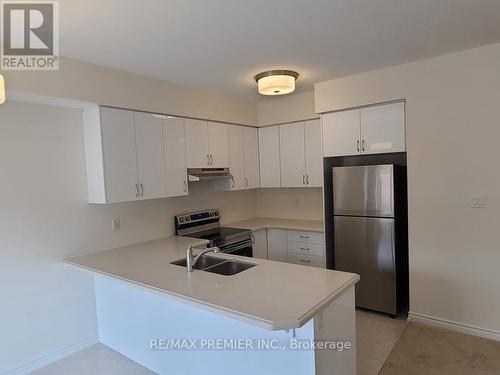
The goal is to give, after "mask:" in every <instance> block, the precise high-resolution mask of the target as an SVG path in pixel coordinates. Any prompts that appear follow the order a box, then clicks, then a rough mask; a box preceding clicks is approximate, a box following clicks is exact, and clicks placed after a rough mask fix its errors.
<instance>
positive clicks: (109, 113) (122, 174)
mask: <svg viewBox="0 0 500 375" xmlns="http://www.w3.org/2000/svg"><path fill="white" fill-rule="evenodd" d="M95 120H96V121H95V122H91V123H86V124H85V125H86V127H87V129H85V130H86V133H87V130H89V131H90V132H95V133H94V135H96V136H97V137H99V135H98V134H96V133H97V132H99V131H100V132H101V137H102V138H101V141H100V142H99V139H93V140H92V142H91V143H94V146H95V147H100V148H101V150H102V151H101V155H102V156H103V160H102V162H103V168H102V173H103V174H102V176H99V177H100V179H102V180H103V182H104V183H105V184H102V188H104V189H103V190H102V191H100V192H99V193H98V194H97V195H95V196H94V197H93V198H92V197H89V198H91V203H115V202H126V201H132V200H136V199H138V198H139V186H138V181H137V153H136V143H135V127H134V112H132V111H124V110H119V109H113V108H101V109H100V115H99V109H97V118H96V119H95ZM94 127H97V128H98V129H94ZM89 128H92V129H89ZM87 135H89V134H86V138H87ZM101 142H102V143H101ZM86 146H90V147H92V145H90V144H89V145H86ZM86 148H87V150H86V151H87V161H88V160H89V159H88V157H89V156H91V155H90V154H92V153H93V152H94V151H96V150H95V149H89V148H88V147H86ZM92 148H94V147H92ZM97 152H99V151H97ZM91 157H92V156H91ZM94 161H96V162H97V163H98V164H101V160H94ZM97 168H99V166H97ZM99 169H100V168H99ZM104 173H106V175H105V176H104ZM89 182H96V181H95V180H94V181H90V180H89ZM92 190H93V189H89V193H90V191H92Z"/></svg>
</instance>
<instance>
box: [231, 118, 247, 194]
mask: <svg viewBox="0 0 500 375" xmlns="http://www.w3.org/2000/svg"><path fill="white" fill-rule="evenodd" d="M228 138H229V172H230V173H231V175H232V176H233V180H232V181H231V187H230V188H231V189H232V190H241V189H244V188H245V165H244V160H243V159H244V156H243V127H242V126H229V129H228Z"/></svg>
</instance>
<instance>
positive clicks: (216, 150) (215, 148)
mask: <svg viewBox="0 0 500 375" xmlns="http://www.w3.org/2000/svg"><path fill="white" fill-rule="evenodd" d="M207 126H208V151H209V158H210V165H209V166H210V167H211V168H227V167H229V142H228V140H227V128H228V126H227V125H226V124H220V123H216V122H208V125H207Z"/></svg>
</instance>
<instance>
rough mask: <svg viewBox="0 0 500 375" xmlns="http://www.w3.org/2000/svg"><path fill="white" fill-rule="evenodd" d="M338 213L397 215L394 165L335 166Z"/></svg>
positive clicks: (335, 192)
mask: <svg viewBox="0 0 500 375" xmlns="http://www.w3.org/2000/svg"><path fill="white" fill-rule="evenodd" d="M333 210H334V214H335V215H351V216H375V217H394V166H393V165H370V166H360V167H335V168H333Z"/></svg>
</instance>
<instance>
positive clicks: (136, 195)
mask: <svg viewBox="0 0 500 375" xmlns="http://www.w3.org/2000/svg"><path fill="white" fill-rule="evenodd" d="M139 196H140V194H139V185H138V184H135V197H136V198H139Z"/></svg>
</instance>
